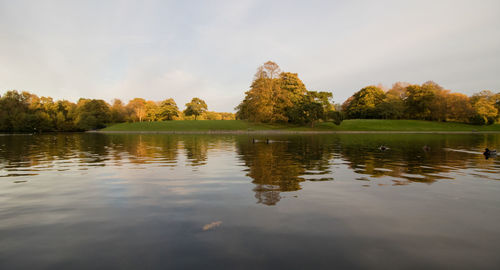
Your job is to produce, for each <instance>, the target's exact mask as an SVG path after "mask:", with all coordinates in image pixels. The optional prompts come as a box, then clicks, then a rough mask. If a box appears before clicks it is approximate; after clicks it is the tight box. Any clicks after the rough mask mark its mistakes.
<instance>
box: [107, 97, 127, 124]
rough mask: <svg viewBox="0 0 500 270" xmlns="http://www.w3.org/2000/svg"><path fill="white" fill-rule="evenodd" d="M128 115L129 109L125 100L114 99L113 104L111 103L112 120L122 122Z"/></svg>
mask: <svg viewBox="0 0 500 270" xmlns="http://www.w3.org/2000/svg"><path fill="white" fill-rule="evenodd" d="M126 117H127V109H126V108H125V106H124V104H123V102H122V101H121V100H119V99H114V100H113V105H111V122H113V123H121V122H125V120H126Z"/></svg>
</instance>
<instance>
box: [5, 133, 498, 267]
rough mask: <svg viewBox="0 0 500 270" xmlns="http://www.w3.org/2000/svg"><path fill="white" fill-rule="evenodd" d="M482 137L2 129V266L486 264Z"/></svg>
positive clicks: (489, 224) (492, 261) (491, 197)
mask: <svg viewBox="0 0 500 270" xmlns="http://www.w3.org/2000/svg"><path fill="white" fill-rule="evenodd" d="M253 138H255V139H256V140H257V141H255V142H254V141H253V140H252V139H253ZM267 139H270V141H269V143H267ZM381 145H385V146H387V147H388V148H389V149H388V150H385V151H382V150H380V149H379V146H381ZM425 145H427V146H428V147H429V149H424V146H425ZM486 147H489V148H490V149H500V134H471V135H457V134H447V135H443V134H439V135H438V134H341V135H287V136H284V135H283V136H280V135H273V136H270V137H266V136H265V135H255V137H252V136H249V135H161V134H79V133H77V134H46V135H2V136H0V269H109V268H116V269H199V268H206V269H259V268H260V269H499V268H500V256H499V255H498V254H499V250H500V158H489V159H486V158H485V157H484V156H483V155H482V154H481V153H482V151H483V150H484V148H486Z"/></svg>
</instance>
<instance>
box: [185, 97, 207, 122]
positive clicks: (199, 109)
mask: <svg viewBox="0 0 500 270" xmlns="http://www.w3.org/2000/svg"><path fill="white" fill-rule="evenodd" d="M205 111H207V104H206V103H205V101H203V100H201V99H199V98H196V97H195V98H193V99H192V100H191V102H189V103H186V109H185V110H184V114H185V115H186V116H191V115H194V120H196V118H197V117H198V116H199V115H201V114H202V113H204V112H205Z"/></svg>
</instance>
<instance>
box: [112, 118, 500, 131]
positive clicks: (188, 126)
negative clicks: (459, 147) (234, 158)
mask: <svg viewBox="0 0 500 270" xmlns="http://www.w3.org/2000/svg"><path fill="white" fill-rule="evenodd" d="M266 130H268V131H271V130H273V131H407V132H411V131H418V132H425V131H428V132H434V131H435V132H448V131H450V132H458V131H462V132H468V131H470V132H474V131H479V132H481V131H498V132H500V124H498V123H497V124H493V125H488V126H476V125H468V124H463V123H454V122H432V121H420V120H379V119H353V120H345V121H343V122H342V124H341V125H338V126H337V125H335V124H333V123H331V122H323V123H317V124H316V125H315V126H314V128H311V127H310V126H298V125H283V124H262V123H251V122H247V121H243V120H198V121H193V120H179V121H163V122H135V123H120V124H114V125H110V126H108V127H106V128H104V129H102V131H104V132H106V131H123V132H126V131H133V132H138V131H139V132H157V131H170V132H177V131H178V132H211V131H266Z"/></svg>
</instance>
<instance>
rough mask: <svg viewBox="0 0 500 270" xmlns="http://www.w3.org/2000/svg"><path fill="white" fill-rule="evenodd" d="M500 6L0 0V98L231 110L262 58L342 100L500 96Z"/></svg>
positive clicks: (483, 2) (423, 0) (483, 0)
mask: <svg viewBox="0 0 500 270" xmlns="http://www.w3.org/2000/svg"><path fill="white" fill-rule="evenodd" d="M499 14H500V1H498V0H494V1H488V0H476V1H473V0H470V1H460V0H455V1H443V0H433V1H427V0H418V1H382V0H381V1H356V0H354V1H314V0H308V1H270V0H267V1H259V0H238V1H210V0H205V1H190V0H185V1H159V0H158V1H146V0H144V1H131V0H122V1H104V0H97V1H95V0H85V1H84V0H81V1H70V0H61V1H52V0H33V1H25V0H0V93H4V92H5V91H7V90H12V89H16V90H20V91H29V92H32V93H35V94H37V95H39V96H51V97H53V98H54V99H67V100H70V101H73V102H75V101H77V100H78V99H79V98H80V97H85V98H98V99H104V100H106V101H108V102H111V101H112V100H113V99H114V98H119V99H121V100H123V101H124V102H128V100H130V99H132V98H134V97H142V98H145V99H147V100H155V101H161V100H164V99H167V98H174V99H175V101H176V102H177V105H178V106H179V108H180V109H184V104H185V103H186V102H188V101H189V100H190V99H191V98H192V97H199V98H202V99H204V100H205V101H206V102H207V104H208V109H209V110H212V111H228V112H232V111H234V107H235V106H237V105H238V104H239V102H240V101H241V100H242V99H243V97H244V95H245V91H247V90H248V89H249V86H250V84H251V82H252V79H253V75H254V74H255V72H256V69H257V67H258V66H260V65H262V64H263V63H264V62H266V61H268V60H271V61H274V62H276V63H277V64H279V65H280V67H281V69H282V70H283V71H288V72H294V73H298V74H299V78H300V79H301V80H302V81H303V82H304V83H305V85H306V87H307V89H308V90H314V91H330V92H332V93H333V98H334V101H335V102H337V103H342V102H343V101H345V100H346V99H347V98H348V97H349V96H351V95H352V94H353V93H354V92H356V91H358V90H360V89H361V88H363V87H364V86H368V85H378V84H383V85H385V86H387V87H390V86H391V85H392V84H393V83H394V82H397V81H405V82H410V83H419V84H421V83H424V82H426V81H429V80H433V81H435V82H437V83H439V84H440V85H441V86H443V87H444V88H446V89H451V90H452V91H455V92H461V93H464V94H468V95H470V94H472V93H475V92H478V91H481V90H485V89H489V90H492V91H494V92H498V91H500V16H499Z"/></svg>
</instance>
